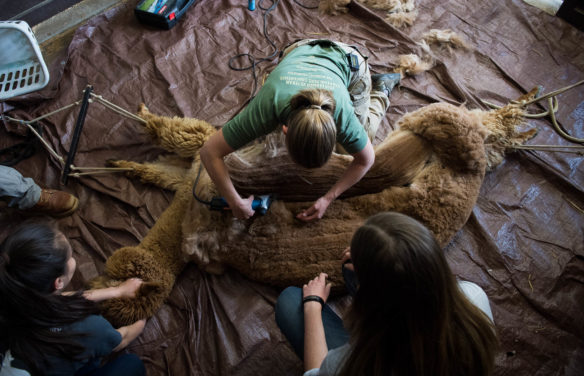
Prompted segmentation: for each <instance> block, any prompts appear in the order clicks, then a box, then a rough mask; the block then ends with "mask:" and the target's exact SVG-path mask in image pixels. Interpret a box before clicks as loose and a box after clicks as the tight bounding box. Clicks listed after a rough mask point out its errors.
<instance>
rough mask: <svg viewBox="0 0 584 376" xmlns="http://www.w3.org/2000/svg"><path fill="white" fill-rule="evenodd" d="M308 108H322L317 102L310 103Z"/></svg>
mask: <svg viewBox="0 0 584 376" xmlns="http://www.w3.org/2000/svg"><path fill="white" fill-rule="evenodd" d="M308 108H312V109H314V110H322V107H320V106H319V105H318V104H311V105H310V107H308Z"/></svg>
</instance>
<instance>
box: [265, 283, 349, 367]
mask: <svg viewBox="0 0 584 376" xmlns="http://www.w3.org/2000/svg"><path fill="white" fill-rule="evenodd" d="M276 323H277V324H278V326H279V327H280V330H281V331H282V333H284V335H285V336H286V338H287V339H288V341H289V342H290V344H291V345H292V347H293V348H294V351H295V352H296V354H297V355H298V356H299V357H300V359H304V308H303V307H302V289H301V288H298V287H288V288H286V289H285V290H284V291H282V293H281V294H280V296H278V301H277V302H276ZM322 323H323V326H324V335H325V337H326V344H327V347H328V349H329V350H332V349H334V348H337V347H341V346H343V345H344V344H346V343H347V342H349V333H348V332H347V330H345V328H344V327H343V320H341V318H340V317H339V316H338V315H337V314H336V313H335V312H334V311H333V310H332V309H331V308H330V307H329V306H328V305H327V304H325V306H324V308H323V310H322Z"/></svg>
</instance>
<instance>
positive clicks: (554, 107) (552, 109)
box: [481, 80, 584, 150]
mask: <svg viewBox="0 0 584 376" xmlns="http://www.w3.org/2000/svg"><path fill="white" fill-rule="evenodd" d="M582 84H584V80H582V81H579V82H576V83H575V84H572V85H569V86H566V87H563V88H560V89H558V90H554V91H552V92H550V93H548V94H544V95H541V96H539V97H537V98H534V99H531V100H529V101H511V103H514V104H519V105H521V106H522V107H526V106H528V105H530V104H533V103H535V102H539V101H541V100H543V99H547V102H548V107H549V108H548V110H547V111H545V112H541V113H538V114H530V113H528V112H525V113H524V115H523V116H525V117H526V118H529V119H540V118H544V117H546V116H549V117H550V118H551V121H552V125H553V126H554V129H555V130H556V132H557V133H558V134H559V135H560V136H562V137H563V138H565V139H566V140H568V141H571V142H575V143H579V144H582V143H584V138H578V137H574V136H572V135H570V134H569V133H568V132H567V131H566V130H564V129H562V127H561V126H560V124H558V122H557V120H556V112H558V108H559V104H558V99H557V98H556V96H557V95H558V94H562V93H563V92H565V91H568V90H570V89H572V88H575V87H576V86H579V85H582ZM481 102H483V103H484V104H485V105H487V106H488V107H491V108H493V109H496V110H499V109H501V108H502V106H499V105H496V104H493V103H490V102H487V101H485V100H483V99H481ZM534 150H536V149H534Z"/></svg>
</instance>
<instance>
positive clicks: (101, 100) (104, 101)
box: [91, 93, 148, 124]
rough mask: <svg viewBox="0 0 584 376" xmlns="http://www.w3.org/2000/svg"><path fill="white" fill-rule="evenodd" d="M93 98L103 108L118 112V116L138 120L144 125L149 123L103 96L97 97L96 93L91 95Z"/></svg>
mask: <svg viewBox="0 0 584 376" xmlns="http://www.w3.org/2000/svg"><path fill="white" fill-rule="evenodd" d="M91 96H92V97H93V98H95V99H96V100H97V101H98V102H99V103H101V104H102V105H103V106H105V107H107V108H109V109H110V110H112V111H114V112H116V113H118V114H120V115H122V116H125V117H127V118H130V119H133V120H136V121H138V122H140V123H142V124H146V123H148V122H147V121H146V120H144V119H142V118H141V117H139V116H137V115H135V114H133V113H131V112H130V111H127V110H125V109H123V108H122V107H120V106H118V105H116V104H114V103H112V102H110V101H108V100H107V99H104V98H103V97H102V96H101V95H97V94H95V93H91Z"/></svg>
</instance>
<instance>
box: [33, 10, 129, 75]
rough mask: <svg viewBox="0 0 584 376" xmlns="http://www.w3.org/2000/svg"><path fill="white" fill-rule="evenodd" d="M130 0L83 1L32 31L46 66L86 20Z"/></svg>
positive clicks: (59, 53)
mask: <svg viewBox="0 0 584 376" xmlns="http://www.w3.org/2000/svg"><path fill="white" fill-rule="evenodd" d="M127 1H130V0H84V1H82V2H80V3H78V4H75V5H74V6H72V7H70V8H68V9H66V10H64V11H62V12H61V13H59V14H57V15H55V16H54V17H51V18H49V19H48V20H46V21H43V22H41V23H39V24H38V25H35V26H34V27H33V28H32V30H33V32H34V34H35V37H36V39H37V41H38V43H39V46H40V48H41V52H42V54H43V58H44V59H45V62H46V63H47V64H50V63H51V62H52V61H53V60H54V59H56V58H57V57H58V56H60V55H61V54H62V53H63V51H64V50H66V49H67V47H68V46H69V43H71V40H72V39H73V35H74V33H75V30H76V29H77V28H78V27H79V26H81V25H83V24H84V23H85V22H87V20H89V19H90V18H92V17H93V16H96V15H98V14H100V13H102V12H104V11H106V10H107V9H110V8H112V7H114V6H116V5H119V4H121V3H125V2H127Z"/></svg>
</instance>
